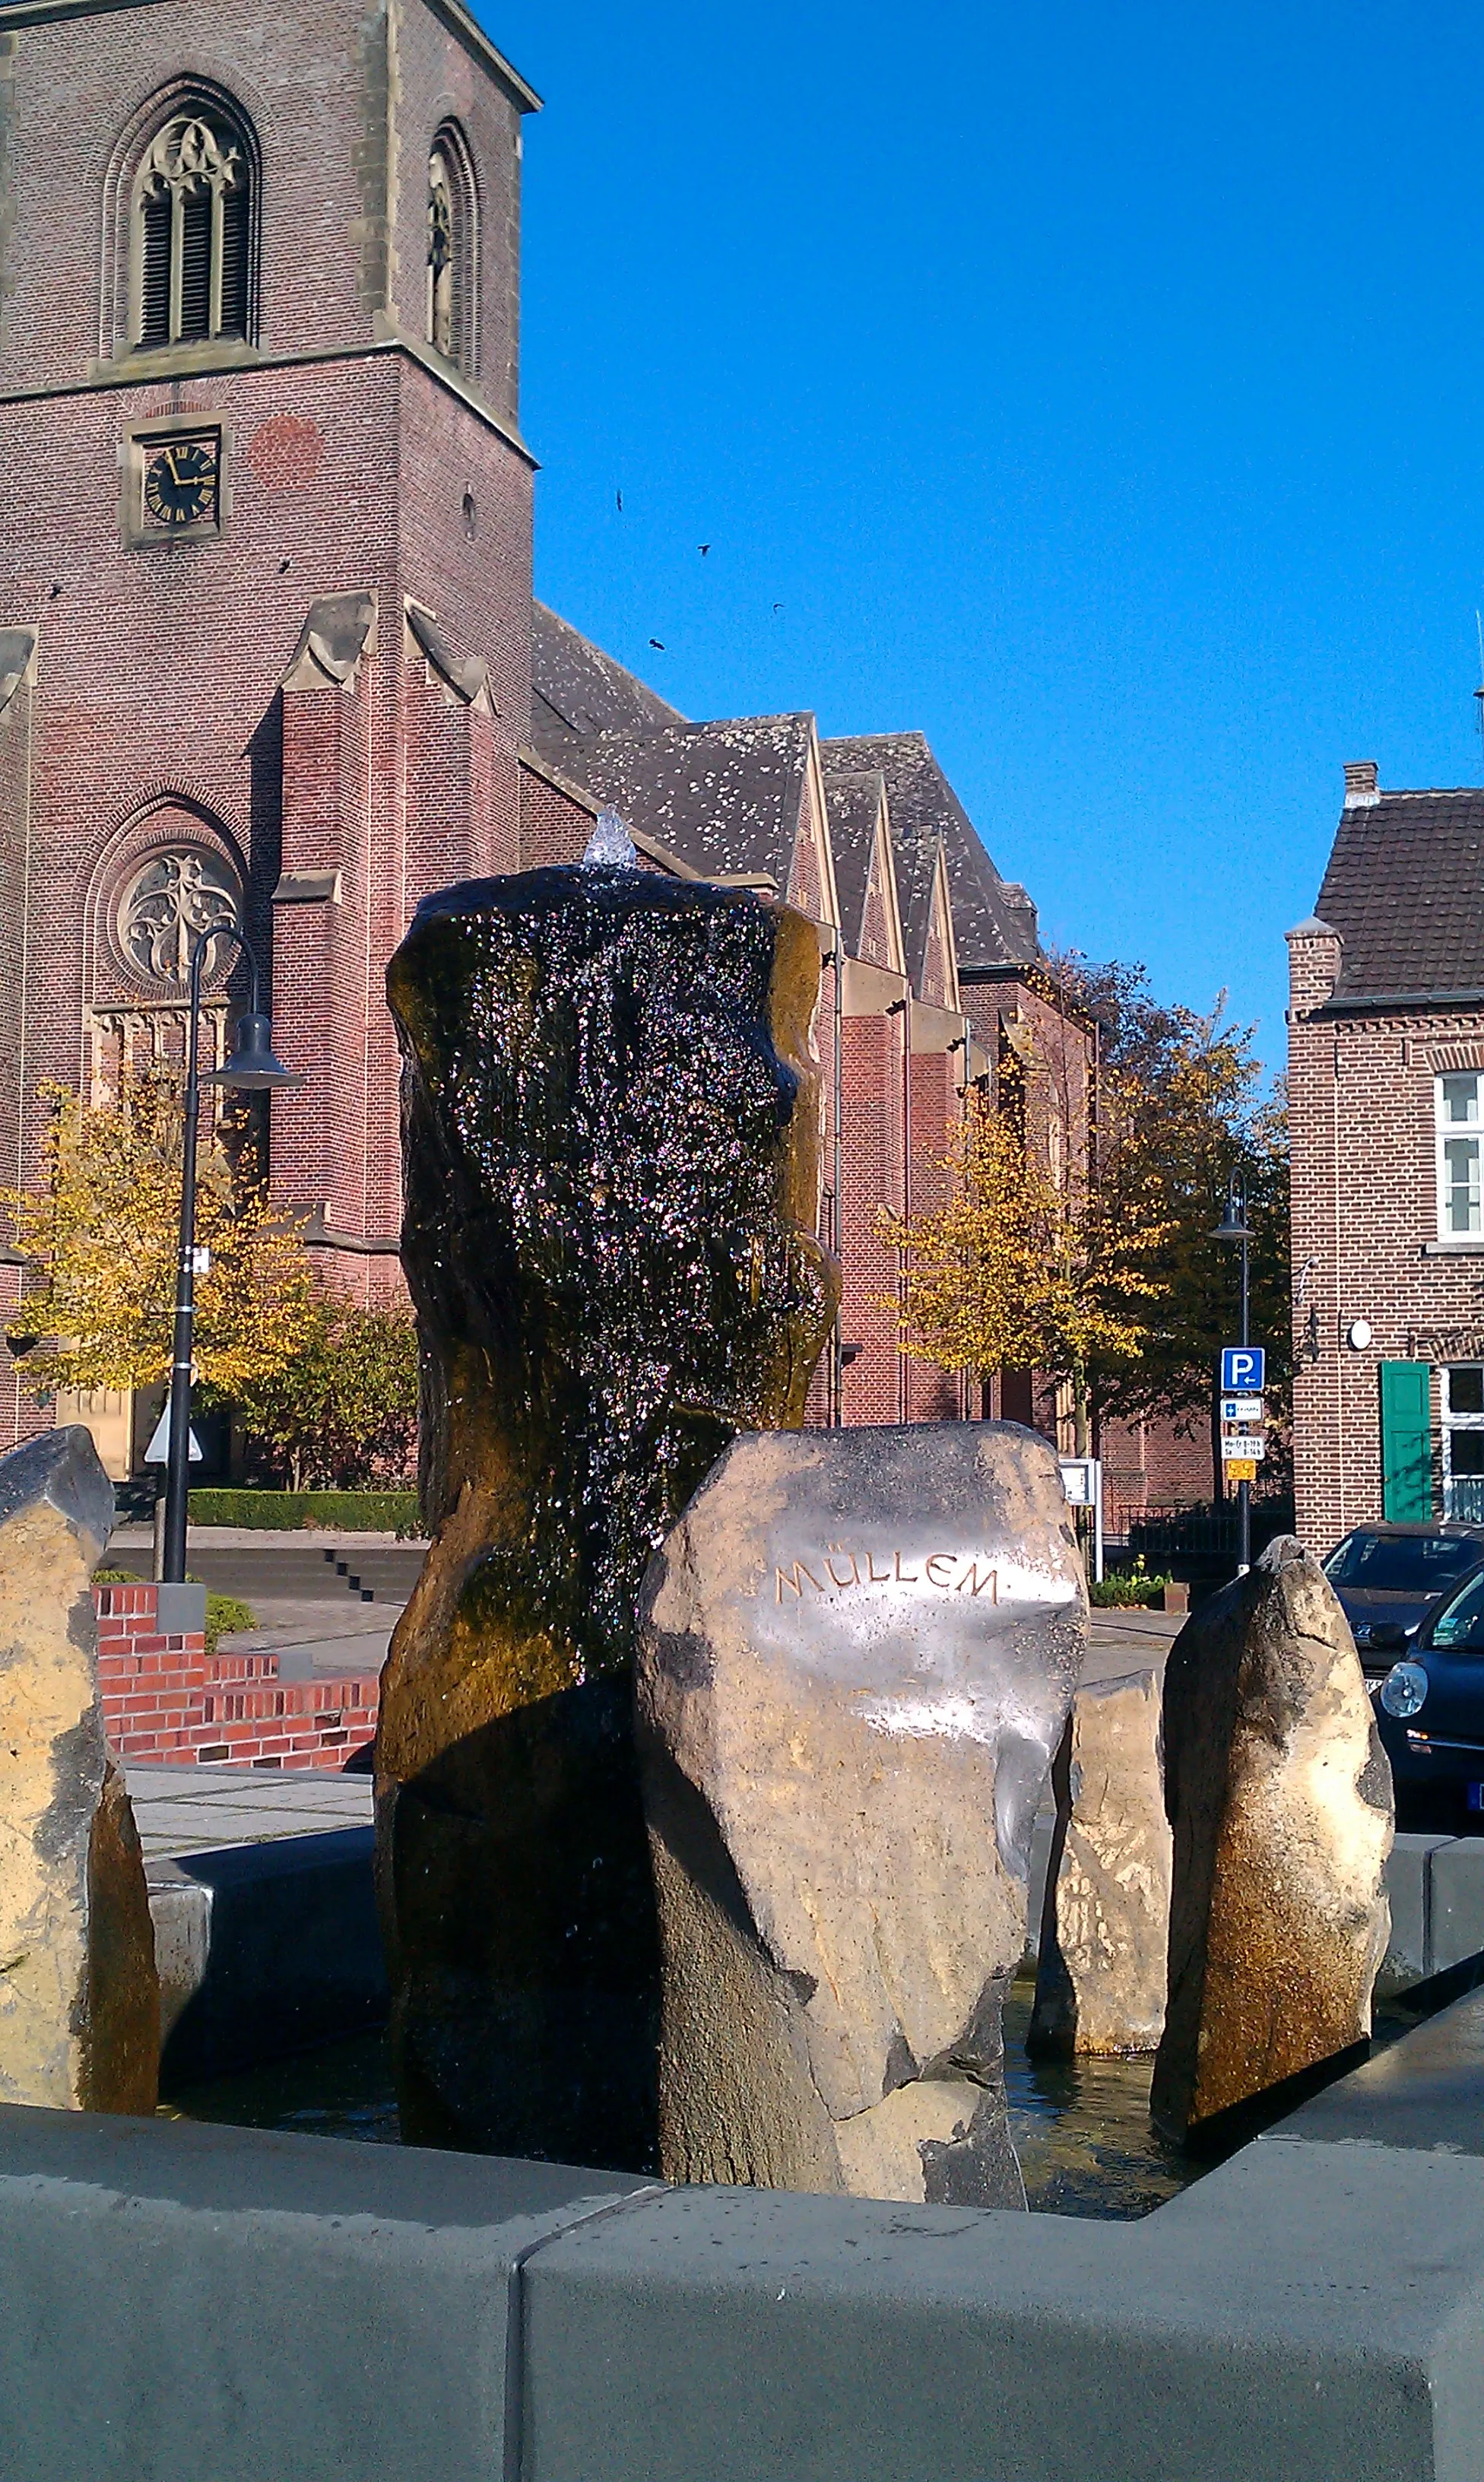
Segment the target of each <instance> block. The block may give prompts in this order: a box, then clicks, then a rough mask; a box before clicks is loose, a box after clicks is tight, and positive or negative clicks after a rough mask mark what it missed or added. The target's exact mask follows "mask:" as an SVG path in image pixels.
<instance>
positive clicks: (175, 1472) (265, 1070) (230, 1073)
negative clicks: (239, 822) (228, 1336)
mask: <svg viewBox="0 0 1484 2482" xmlns="http://www.w3.org/2000/svg"><path fill="white" fill-rule="evenodd" d="M214 939H230V940H231V942H232V945H233V947H234V948H236V949H237V950H238V951H239V953H240V954H241V955H242V956H244V957H245V958H246V959H247V971H248V973H249V974H250V976H251V978H252V1007H251V1010H250V1012H249V1014H248V1015H247V1017H242V1018H240V1019H239V1021H238V1026H237V1041H236V1043H235V1045H234V1047H233V1050H232V1054H231V1057H230V1059H229V1060H228V1061H227V1062H226V1064H225V1066H224V1067H222V1068H221V1069H213V1070H212V1071H211V1072H210V1074H209V1075H208V1076H206V1077H205V1078H203V1077H202V1076H201V1075H200V1060H199V1035H200V1018H201V973H202V968H203V965H204V963H205V957H206V951H207V949H208V948H209V947H210V946H211V943H212V941H213V940H214ZM190 1012H191V1014H190V1018H189V1022H188V1025H187V1030H186V1134H185V1150H184V1160H183V1163H182V1168H181V1182H180V1252H179V1256H178V1258H177V1260H176V1267H175V1344H174V1352H173V1355H172V1359H171V1367H170V1428H169V1448H168V1450H167V1454H166V1467H165V1546H164V1558H163V1559H162V1561H161V1564H160V1573H161V1577H162V1580H163V1582H165V1583H166V1584H168V1585H174V1586H179V1585H183V1584H184V1582H185V1574H186V1509H187V1502H188V1498H189V1494H190V1487H191V1343H192V1334H193V1331H194V1329H195V1135H196V1122H197V1121H198V1120H199V1118H200V1111H201V1088H202V1086H203V1085H206V1086H233V1087H236V1088H238V1089H239V1090H240V1091H242V1092H243V1093H246V1094H249V1095H255V1094H260V1093H261V1092H262V1091H263V1090H264V1089H265V1088H266V1087H270V1086H297V1085H298V1084H299V1079H298V1077H296V1076H294V1075H292V1074H291V1073H290V1071H289V1070H288V1069H285V1068H284V1067H283V1066H282V1064H281V1062H279V1061H277V1060H275V1059H274V1058H273V1039H272V1038H273V1029H272V1027H271V1026H270V1024H269V1021H268V1019H267V1017H264V1016H263V1014H262V1012H261V1010H260V1009H259V1007H258V969H257V960H256V959H255V957H254V956H253V954H252V951H251V949H250V948H249V947H248V945H247V941H246V939H245V938H244V937H242V934H241V932H239V931H234V930H232V929H231V928H230V927H229V926H228V925H227V924H225V923H222V924H221V925H219V926H218V927H217V928H216V929H215V930H212V931H203V932H202V934H201V936H200V937H199V938H198V939H197V940H196V943H195V947H194V948H193V949H192V951H191V996H190Z"/></svg>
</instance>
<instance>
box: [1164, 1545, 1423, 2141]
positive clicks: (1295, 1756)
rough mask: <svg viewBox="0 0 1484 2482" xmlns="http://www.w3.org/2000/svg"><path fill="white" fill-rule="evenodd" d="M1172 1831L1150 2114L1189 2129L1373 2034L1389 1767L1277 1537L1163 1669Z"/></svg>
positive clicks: (1365, 1701)
mask: <svg viewBox="0 0 1484 2482" xmlns="http://www.w3.org/2000/svg"><path fill="white" fill-rule="evenodd" d="M1164 1767H1165V1798H1166V1804H1167V1807H1168V1810H1169V1816H1170V1823H1171V1825H1172V1827H1173V1828H1174V1831H1175V1858H1174V1882H1173V1892H1172V1897H1171V1907H1170V1977H1169V2005H1168V2015H1167V2020H1166V2023H1165V2030H1164V2038H1163V2040H1162V2042H1161V2043H1160V2046H1159V2057H1158V2059H1157V2060H1156V2063H1155V2075H1154V2089H1153V2093H1152V2096H1151V2107H1152V2109H1153V2112H1154V2115H1155V2119H1156V2121H1157V2123H1158V2125H1159V2127H1161V2128H1162V2129H1163V2130H1164V2131H1165V2132H1166V2133H1167V2134H1168V2135H1171V2136H1175V2137H1184V2136H1185V2135H1187V2134H1188V2133H1190V2132H1193V2131H1194V2130H1195V2129H1197V2128H1198V2127H1199V2126H1200V2125H1201V2124H1202V2123H1203V2122H1205V2121H1208V2120H1210V2119H1211V2117H1212V2116H1213V2115H1214V2114H1216V2113H1218V2112H1221V2111H1225V2110H1228V2109H1229V2108H1230V2107H1231V2106H1232V2105H1233V2104H1234V2103H1239V2102H1245V2101H1246V2100H1248V2099H1249V2098H1250V2097H1252V2096H1254V2095H1257V2094H1261V2093H1262V2092H1263V2089H1264V2088H1266V2087H1268V2086H1272V2085H1276V2084H1278V2083H1279V2082H1280V2081H1281V2080H1282V2079H1283V2078H1285V2077H1290V2076H1294V2075H1296V2074H1297V2073H1299V2071H1301V2070H1303V2069H1309V2068H1313V2067H1315V2065H1316V2064H1317V2063H1318V2062H1319V2061H1321V2060H1326V2059H1329V2058H1332V2057H1333V2056H1334V2054H1335V2053H1336V2052H1338V2051H1343V2050H1345V2049H1347V2048H1348V2046H1350V2045H1351V2044H1354V2043H1359V2042H1362V2041H1364V2039H1365V2038H1366V2036H1367V2034H1368V2033H1369V2031H1370V2000H1371V1992H1372V1989H1373V1987H1374V1984H1375V1978H1376V1971H1377V1968H1378V1967H1379V1966H1380V1963H1381V1959H1382V1957H1383V1956H1384V1955H1385V1953H1386V1944H1387V1938H1388V1934H1389V1930H1390V1914H1389V1909H1388V1906H1387V1900H1386V1892H1385V1882H1384V1871H1385V1865H1386V1857H1387V1854H1388V1853H1389V1852H1390V1850H1391V1844H1392V1826H1393V1802H1392V1771H1391V1768H1390V1767H1389V1766H1388V1764H1387V1761H1386V1754H1385V1752H1384V1751H1383V1749H1382V1747H1381V1741H1380V1735H1379V1734H1378V1732H1377V1730H1376V1724H1375V1718H1374V1716H1373V1714H1372V1713H1371V1707H1370V1700H1369V1698H1368V1697H1367V1692H1366V1682H1365V1678H1364V1676H1363V1674H1362V1672H1361V1666H1360V1658H1359V1657H1358V1655H1357V1654H1356V1651H1355V1646H1354V1642H1353V1640H1352V1638H1351V1636H1350V1630H1349V1626H1348V1624H1347V1623H1346V1621H1345V1616H1344V1613H1343V1612H1342V1611H1341V1606H1340V1601H1339V1598H1338V1597H1337V1596H1336V1594H1335V1591H1334V1589H1333V1587H1332V1586H1331V1585H1330V1583H1329V1580H1328V1578H1327V1577H1326V1576H1325V1574H1324V1572H1323V1571H1322V1570H1321V1569H1320V1567H1319V1565H1318V1562H1317V1561H1316V1560H1315V1559H1314V1558H1313V1557H1312V1556H1311V1555H1310V1554H1309V1553H1308V1552H1307V1551H1305V1550H1303V1549H1302V1548H1301V1547H1300V1545H1298V1544H1297V1543H1295V1542H1293V1541H1292V1540H1291V1539H1290V1538H1289V1537H1287V1536H1283V1537H1280V1538H1279V1540H1278V1541H1277V1542H1275V1543H1272V1544H1270V1545H1268V1548H1267V1549H1266V1550H1265V1551H1264V1552H1263V1556H1262V1558H1261V1559H1260V1560H1259V1561H1258V1563H1257V1565H1256V1566H1255V1567H1254V1568H1253V1569H1252V1570H1250V1571H1249V1572H1248V1574H1247V1575H1246V1576H1245V1577H1239V1578H1237V1581H1236V1583H1235V1584H1234V1585H1231V1586H1228V1587H1226V1588H1224V1589H1223V1591H1222V1592H1221V1593H1220V1594H1219V1595H1216V1596H1213V1597H1212V1598H1211V1601H1210V1602H1208V1603H1206V1604H1204V1605H1203V1607H1202V1609H1201V1610H1200V1611H1199V1612H1197V1613H1195V1614H1194V1615H1193V1617H1192V1618H1191V1619H1190V1620H1188V1621H1187V1622H1186V1624H1185V1627H1184V1628H1183V1629H1182V1630H1181V1633H1180V1635H1179V1637H1178V1638H1177V1639H1176V1641H1175V1645H1174V1648H1173V1649H1172V1650H1171V1653H1170V1659H1169V1663H1168V1666H1167V1668H1166V1671H1165V1676H1164Z"/></svg>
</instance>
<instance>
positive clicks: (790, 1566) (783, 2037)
mask: <svg viewBox="0 0 1484 2482" xmlns="http://www.w3.org/2000/svg"><path fill="white" fill-rule="evenodd" d="M1085 1609H1086V1605H1085V1594H1084V1589H1083V1584H1082V1576H1081V1568H1080V1561H1079V1559H1078V1555H1077V1550H1076V1546H1075V1543H1074V1539H1073V1534H1072V1527H1071V1520H1070V1518H1069V1515H1068V1511H1067V1507H1066V1502H1065V1498H1064V1495H1063V1492H1062V1487H1061V1480H1060V1475H1059V1472H1058V1469H1057V1465H1056V1459H1055V1455H1054V1451H1053V1450H1052V1449H1051V1447H1050V1446H1049V1445H1048V1444H1047V1443H1046V1442H1045V1441H1043V1440H1041V1439H1036V1438H1034V1437H1033V1436H1032V1434H1031V1433H1029V1432H1028V1431H1023V1430H1020V1429H1018V1428H1016V1427H1014V1426H1013V1425H1009V1424H1002V1423H966V1424H958V1423H950V1424H933V1425H931V1426H924V1427H922V1428H915V1429H909V1430H885V1429H883V1430H856V1431H825V1432H805V1433H794V1434H790V1435H787V1436H778V1435H776V1434H775V1435H773V1436H770V1437H766V1438H754V1439H740V1440H739V1441H738V1442H737V1444H736V1445H735V1446H734V1447H733V1448H732V1449H731V1451H730V1452H729V1454H728V1455H727V1457H726V1459H725V1460H724V1462H723V1463H722V1464H721V1465H719V1466H718V1468H717V1469H716V1472H715V1473H714V1474H713V1475H712V1476H711V1477H710V1479H709V1480H708V1481H707V1483H706V1485H705V1487H704V1489H703V1490H702V1491H701V1492H699V1493H698V1494H697V1496H696V1498H695V1499H694V1500H693V1501H692V1502H691V1504H690V1508H689V1509H688V1510H687V1511H686V1514H685V1516H684V1518H682V1520H681V1522H680V1524H679V1525H677V1526H676V1528H675V1530H674V1532H673V1533H672V1534H671V1535H670V1536H669V1538H668V1540H667V1542H666V1543H665V1545H664V1550H663V1552H662V1553H661V1554H660V1555H659V1557H658V1558H657V1560H656V1562H655V1565H654V1568H653V1569H652V1571H651V1573H650V1578H649V1582H648V1585H647V1587H646V1595H645V1616H644V1625H643V1644H642V1651H641V1655H640V1662H639V1695H638V1709H639V1727H640V1737H641V1748H642V1752H643V1756H644V1769H645V1773H644V1790H645V1803H646V1808H647V1811H648V1817H649V1827H650V1835H651V1841H652V1844H653V1848H654V1854H655V1872H656V1884H657V1888H658V1891H659V1901H660V1918H661V1928H662V1934H663V1941H664V2011H663V2037H662V2067H661V2097H660V2110H661V2135H662V2160H663V2164H664V2171H665V2172H666V2174H667V2175H668V2176H669V2177H671V2178H675V2179H683V2180H734V2181H753V2182H758V2183H765V2184H771V2185H777V2186H791V2187H798V2188H812V2189H831V2188H843V2189H850V2190H853V2191H856V2192H858V2193H860V2194H864V2195H868V2196H875V2197H890V2198H902V2199H913V2200H922V2199H924V2198H930V2199H936V2200H946V2201H958V2200H963V2201H975V2202H978V2203H981V2204H1000V2205H1004V2204H1019V2203H1023V2200H1024V2192H1023V2190H1022V2188H1021V2183H1020V2175H1019V2170H1018V2167H1017V2165H1016V2163H1015V2158H1014V2154H1013V2152H1012V2151H1011V2148H1010V2144H1009V2139H1008V2133H1007V2130H1006V2126H1005V2116H1004V2091H1003V2066H1002V2034H1001V2005H1002V1995H1003V1991H1004V1988H1005V1984H1006V1982H1007V1980H1008V1978H1009V1976H1010V1975H1011V1974H1012V1973H1013V1971H1014V1969H1015V1967H1016V1966H1017V1964H1018V1963H1019V1960H1020V1957H1021V1954H1022V1951H1023V1948H1024V1945H1025V1938H1026V1881H1027V1873H1028V1856H1029V1838H1030V1829H1031V1822H1032V1820H1033V1818H1034V1816H1035V1811H1036V1808H1037V1805H1038V1802H1039V1799H1040V1795H1041V1791H1042V1787H1043V1785H1044V1783H1045V1781H1046V1775H1047V1770H1048V1768H1049V1766H1050V1764H1051V1758H1052V1753H1053V1751H1054V1749H1055V1747H1056V1744H1057V1742H1058V1740H1059V1739H1060V1736H1061V1730H1062V1727H1063V1725H1064V1723H1065V1721H1066V1716H1067V1709H1068V1705H1069V1703H1070V1700H1071V1696H1072V1691H1073V1687H1074V1685H1075V1682H1076V1680H1077V1677H1078V1673H1079V1670H1080V1663H1081V1655H1082V1647H1083V1637H1084V1624H1085Z"/></svg>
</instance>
